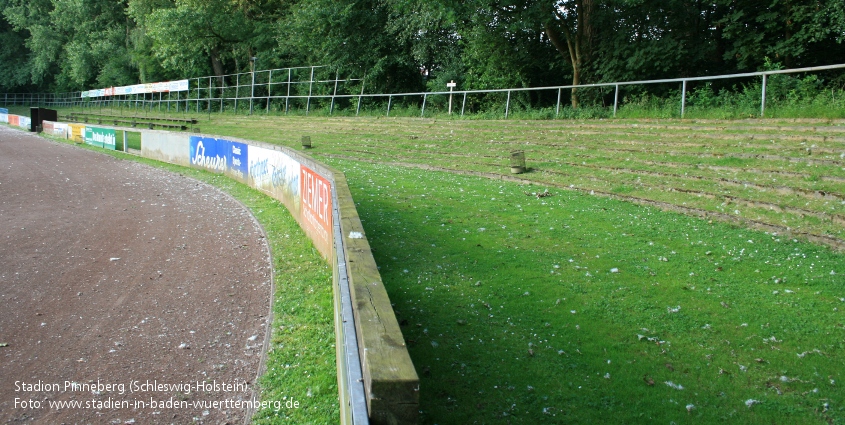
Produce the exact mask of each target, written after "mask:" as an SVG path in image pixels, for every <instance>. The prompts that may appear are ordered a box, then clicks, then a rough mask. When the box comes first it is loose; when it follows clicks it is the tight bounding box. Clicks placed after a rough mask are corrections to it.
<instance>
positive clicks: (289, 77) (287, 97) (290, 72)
mask: <svg viewBox="0 0 845 425" xmlns="http://www.w3.org/2000/svg"><path fill="white" fill-rule="evenodd" d="M292 72H293V69H292V68H288V95H287V96H286V97H285V114H287V113H288V103H289V102H290V79H291V74H292Z"/></svg>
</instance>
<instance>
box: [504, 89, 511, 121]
mask: <svg viewBox="0 0 845 425" xmlns="http://www.w3.org/2000/svg"><path fill="white" fill-rule="evenodd" d="M510 107H511V91H510V90H508V100H507V103H505V119H508V112H510Z"/></svg>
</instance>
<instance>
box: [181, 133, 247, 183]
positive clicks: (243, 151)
mask: <svg viewBox="0 0 845 425" xmlns="http://www.w3.org/2000/svg"><path fill="white" fill-rule="evenodd" d="M190 145H191V165H195V166H198V167H200V168H205V169H207V170H210V171H216V172H221V173H225V174H228V175H230V176H232V177H234V178H237V179H239V180H243V181H245V180H246V179H247V177H248V175H249V173H248V167H249V161H248V160H247V152H248V148H247V145H246V144H245V143H239V142H233V141H231V140H225V139H216V138H213V137H200V136H191V139H190Z"/></svg>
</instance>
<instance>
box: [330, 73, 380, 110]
mask: <svg viewBox="0 0 845 425" xmlns="http://www.w3.org/2000/svg"><path fill="white" fill-rule="evenodd" d="M338 78H340V70H339V69H338V70H337V71H336V72H335V74H334V93H333V94H332V104H331V106H329V115H331V114H332V111H334V97H335V96H337V79H338ZM388 103H389V101H388ZM389 110H390V107H388V111H389Z"/></svg>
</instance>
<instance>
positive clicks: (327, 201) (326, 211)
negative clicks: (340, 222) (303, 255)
mask: <svg viewBox="0 0 845 425" xmlns="http://www.w3.org/2000/svg"><path fill="white" fill-rule="evenodd" d="M299 182H300V187H299V192H300V196H301V197H302V201H301V202H302V208H301V209H300V214H301V216H302V222H301V223H302V226H303V228H304V229H305V233H307V234H308V236H309V237H310V238H311V240H313V241H314V245H315V246H316V247H317V249H318V250H319V251H320V252H321V253H323V255H326V256H330V255H331V252H332V239H333V234H334V233H333V229H332V186H331V182H329V181H328V180H327V179H326V178H325V177H323V176H321V175H319V174H317V173H316V172H314V171H313V170H311V169H310V168H308V167H306V166H304V165H300V176H299Z"/></svg>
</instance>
